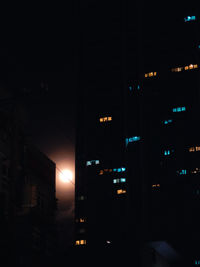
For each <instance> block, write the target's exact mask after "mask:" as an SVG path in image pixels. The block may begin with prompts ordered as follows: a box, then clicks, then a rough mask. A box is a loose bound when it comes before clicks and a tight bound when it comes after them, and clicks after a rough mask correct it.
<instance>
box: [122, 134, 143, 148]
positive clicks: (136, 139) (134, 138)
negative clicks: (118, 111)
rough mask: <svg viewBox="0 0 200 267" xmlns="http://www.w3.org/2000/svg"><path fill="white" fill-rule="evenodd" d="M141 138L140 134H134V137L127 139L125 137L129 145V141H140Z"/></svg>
mask: <svg viewBox="0 0 200 267" xmlns="http://www.w3.org/2000/svg"><path fill="white" fill-rule="evenodd" d="M140 139H141V137H140V136H133V137H129V138H126V139H125V143H126V146H127V145H128V144H129V143H132V142H137V141H139V140H140Z"/></svg>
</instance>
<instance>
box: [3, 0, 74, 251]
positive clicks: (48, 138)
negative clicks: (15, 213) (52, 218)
mask: <svg viewBox="0 0 200 267" xmlns="http://www.w3.org/2000/svg"><path fill="white" fill-rule="evenodd" d="M6 15H7V16H5V17H6V19H5V20H4V22H3V24H1V49H0V57H1V58H4V60H5V61H7V62H8V65H9V67H8V68H9V75H8V80H9V79H13V77H15V79H16V77H17V81H19V84H20V87H21V88H22V87H23V88H26V89H25V90H27V91H28V92H29V93H30V92H31V93H30V94H31V96H30V95H29V96H28V98H27V101H24V104H25V106H26V110H27V111H26V117H27V122H28V124H27V125H28V129H26V130H27V133H28V135H29V137H30V139H31V140H32V141H33V143H35V144H36V145H37V146H38V147H39V149H40V150H41V151H42V152H44V153H45V154H46V155H47V156H48V157H49V158H50V159H52V160H53V161H54V162H55V163H56V164H57V167H58V168H59V169H60V170H63V169H65V168H68V169H70V170H72V171H73V174H74V172H75V170H74V167H75V166H74V158H75V151H74V150H75V147H74V145H75V83H76V77H75V73H74V69H75V48H74V47H75V46H74V43H75V41H74V39H75V35H76V23H75V19H74V1H73V0H71V1H67V2H66V3H65V5H64V4H63V6H62V5H59V4H55V3H54V4H53V5H52V6H51V4H50V3H48V6H34V5H33V6H32V5H29V6H23V9H21V8H20V7H19V6H18V7H17V9H15V7H13V8H12V9H9V10H7V12H6ZM4 33H5V36H4ZM41 83H43V84H46V85H47V86H46V88H48V90H42V88H41V87H43V86H41ZM40 90H41V91H40ZM43 91H45V92H43ZM40 92H41V93H40ZM57 174H58V172H57ZM73 178H74V177H73ZM57 181H58V178H57ZM56 191H57V193H56V197H57V199H58V212H57V221H58V222H59V224H58V225H59V231H60V232H61V235H60V238H61V240H60V241H61V246H62V247H63V249H65V246H66V247H67V246H68V245H71V244H72V237H73V236H72V233H73V216H74V185H73V184H72V183H67V184H64V183H63V184H61V183H60V182H57V188H56Z"/></svg>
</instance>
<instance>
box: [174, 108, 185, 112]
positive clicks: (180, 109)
mask: <svg viewBox="0 0 200 267" xmlns="http://www.w3.org/2000/svg"><path fill="white" fill-rule="evenodd" d="M172 111H173V112H182V111H186V107H177V108H173V109H172Z"/></svg>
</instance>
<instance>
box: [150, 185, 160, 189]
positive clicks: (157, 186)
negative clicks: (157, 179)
mask: <svg viewBox="0 0 200 267" xmlns="http://www.w3.org/2000/svg"><path fill="white" fill-rule="evenodd" d="M152 188H154V189H155V188H160V184H152Z"/></svg>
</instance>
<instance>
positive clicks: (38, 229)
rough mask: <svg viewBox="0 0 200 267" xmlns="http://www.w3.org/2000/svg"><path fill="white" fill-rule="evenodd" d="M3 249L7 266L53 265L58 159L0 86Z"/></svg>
mask: <svg viewBox="0 0 200 267" xmlns="http://www.w3.org/2000/svg"><path fill="white" fill-rule="evenodd" d="M0 121H1V126H0V224H1V230H0V250H1V253H2V254H1V255H2V258H1V260H2V263H1V264H3V266H16V267H18V266H45V264H47V265H48V266H51V265H50V264H51V263H53V261H54V260H55V256H56V252H57V251H56V248H57V234H56V225H55V211H56V196H55V168H56V166H55V163H54V162H52V161H51V160H50V159H49V158H48V157H47V156H45V155H44V154H43V153H42V152H40V151H39V150H37V149H36V148H35V147H34V145H32V144H30V141H27V137H26V131H25V126H26V124H25V121H24V112H23V111H22V108H21V105H20V103H19V101H16V98H14V97H13V94H12V91H11V90H10V89H9V88H6V89H5V87H1V86H0Z"/></svg>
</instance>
